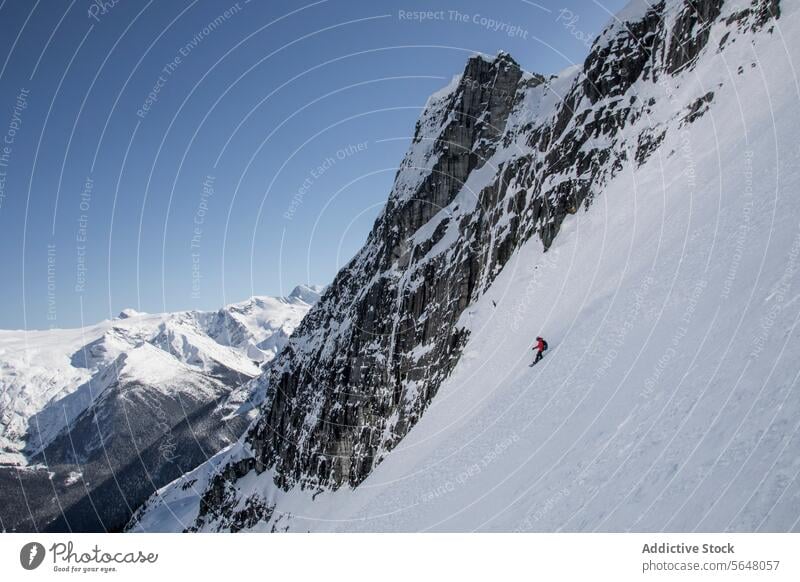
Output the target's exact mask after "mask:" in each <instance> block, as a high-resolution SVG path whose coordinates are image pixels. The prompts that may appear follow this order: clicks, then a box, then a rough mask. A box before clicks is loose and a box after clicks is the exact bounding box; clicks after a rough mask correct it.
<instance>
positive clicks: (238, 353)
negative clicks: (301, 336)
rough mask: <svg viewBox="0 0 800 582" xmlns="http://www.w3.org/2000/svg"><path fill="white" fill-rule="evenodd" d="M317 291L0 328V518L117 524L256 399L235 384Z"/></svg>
mask: <svg viewBox="0 0 800 582" xmlns="http://www.w3.org/2000/svg"><path fill="white" fill-rule="evenodd" d="M319 291H320V289H319V288H311V287H305V286H302V287H297V288H296V289H295V290H294V291H293V292H292V294H291V295H289V296H288V297H286V298H273V297H253V298H251V299H249V300H247V301H245V302H242V303H234V304H231V305H228V306H226V307H224V308H222V309H220V310H219V311H216V312H208V313H205V312H197V311H190V312H179V313H166V314H156V315H152V314H147V313H138V312H136V311H134V310H131V309H126V310H124V311H123V312H122V313H120V315H119V317H118V318H115V319H113V320H108V321H104V322H101V323H99V324H97V325H94V326H89V327H85V328H81V329H69V330H60V329H56V330H49V331H0V386H2V392H0V411H2V418H0V482H1V483H2V487H0V497H1V498H2V501H3V511H2V512H0V519H2V526H3V528H5V529H7V530H11V529H27V530H34V529H45V528H53V529H58V530H66V529H69V528H73V529H76V528H77V529H79V530H80V529H90V530H101V531H102V529H103V528H104V527H105V528H108V529H120V528H121V526H122V525H124V523H125V521H127V519H128V518H129V516H130V513H131V511H132V509H135V508H136V507H137V506H138V505H139V504H140V503H141V502H142V501H143V500H144V499H145V498H146V497H147V496H148V495H149V494H150V493H151V492H152V491H153V490H154V489H155V488H157V487H159V486H161V485H163V484H165V483H167V482H169V481H170V480H172V479H174V478H175V477H177V476H178V475H180V474H182V473H184V472H186V471H188V470H190V469H192V468H194V467H195V466H196V465H198V464H199V463H201V462H202V461H204V460H206V459H207V458H208V457H209V456H210V455H211V454H213V453H214V452H216V451H217V450H219V449H220V448H222V447H224V446H225V445H226V444H228V443H230V442H234V441H235V440H236V439H237V438H238V437H239V436H240V434H241V433H242V431H243V430H244V429H245V428H246V426H247V423H248V421H249V418H250V416H252V414H253V413H252V410H253V405H252V402H251V401H252V400H255V401H256V403H257V402H259V401H260V398H261V396H260V394H259V393H258V392H257V391H256V392H253V391H252V390H250V389H249V388H248V382H249V381H250V380H251V379H252V378H254V377H257V376H258V375H260V374H261V373H262V371H263V369H264V368H265V367H266V366H267V365H268V363H269V362H270V361H271V360H272V359H273V358H274V357H275V353H276V352H278V351H279V350H280V349H281V348H282V347H283V346H284V345H285V344H286V342H287V341H288V338H289V336H290V335H291V334H292V332H293V331H294V329H295V328H296V327H297V326H298V324H299V323H300V321H301V320H302V318H303V316H304V315H305V314H306V312H307V311H308V310H309V308H310V306H311V303H313V302H314V301H315V299H317V298H318V297H319ZM54 491H55V492H57V495H56V497H55V499H54V498H53V492H54Z"/></svg>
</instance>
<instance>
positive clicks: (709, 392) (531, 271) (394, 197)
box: [129, 0, 800, 531]
mask: <svg viewBox="0 0 800 582" xmlns="http://www.w3.org/2000/svg"><path fill="white" fill-rule="evenodd" d="M798 33H800V13H799V12H798V6H797V5H796V4H790V3H783V4H781V5H780V6H779V3H778V2H773V1H762V2H759V1H755V2H752V3H751V2H721V1H713V0H712V1H705V2H684V1H680V0H672V1H669V2H661V3H656V4H652V5H648V4H647V3H644V2H639V1H637V2H633V3H632V4H631V5H630V6H629V7H628V8H626V9H625V10H624V11H623V13H622V14H621V15H620V16H619V20H615V21H612V23H611V24H610V25H609V26H608V27H607V28H606V30H605V31H604V32H603V33H602V34H601V36H600V37H599V38H598V40H597V41H596V42H595V44H594V46H593V47H592V50H591V52H590V55H589V57H588V58H587V60H586V62H585V63H584V65H583V67H576V68H573V69H570V70H568V71H565V72H564V73H563V74H562V75H560V76H558V77H557V78H553V79H550V80H544V79H542V78H541V77H537V76H535V75H528V74H524V73H522V72H521V71H519V69H518V67H516V65H515V63H514V62H513V60H511V59H510V57H509V56H508V55H500V56H498V57H497V58H496V59H491V60H489V59H484V58H473V59H471V60H470V62H469V63H468V65H467V68H466V70H465V72H464V74H463V75H462V76H461V78H460V79H458V80H457V81H456V82H455V83H454V84H452V85H451V86H450V87H448V88H447V89H446V90H445V91H443V92H440V93H439V94H437V95H436V96H435V97H434V98H432V99H431V100H430V101H429V103H428V106H427V108H426V111H425V112H424V113H423V114H422V117H421V120H420V123H419V124H418V130H417V135H416V137H415V139H414V143H413V144H412V149H411V151H410V152H409V154H408V156H407V157H406V160H405V161H404V162H403V165H402V166H401V170H400V172H399V174H398V177H397V180H396V183H395V187H394V189H393V192H392V194H391V195H390V198H389V201H388V203H387V206H386V209H385V210H384V213H383V214H382V216H381V217H380V218H379V219H378V221H377V222H376V225H375V227H374V228H373V231H372V232H371V233H370V236H369V238H368V241H367V243H366V245H365V247H364V249H362V251H361V252H360V253H359V254H358V255H357V256H356V257H355V258H354V259H353V261H352V262H351V263H350V264H349V265H348V266H347V267H345V269H343V271H342V272H341V273H340V274H339V275H338V276H337V279H336V280H335V281H334V283H333V284H332V285H331V287H330V288H329V290H328V292H326V294H325V295H324V296H323V298H322V299H321V301H320V303H319V304H318V305H317V307H315V308H314V309H313V310H312V311H311V312H310V313H309V316H308V317H307V318H306V319H305V320H304V322H303V324H302V325H301V326H300V328H299V329H298V331H297V333H296V335H295V336H294V338H293V339H292V340H291V341H290V342H289V344H288V345H287V348H286V349H285V350H284V351H283V353H281V354H280V355H279V357H278V359H277V360H276V363H275V365H274V366H273V367H272V368H271V370H270V371H269V373H267V374H266V375H265V376H263V377H262V378H261V379H259V380H257V381H256V382H260V383H262V384H264V385H265V386H266V390H267V393H266V394H267V396H266V401H265V403H264V405H263V406H262V408H261V416H260V418H258V419H257V420H256V422H255V423H254V424H253V425H252V426H251V428H250V429H249V430H248V432H247V434H246V435H245V436H244V437H243V438H242V439H240V441H239V442H238V443H236V444H235V445H233V446H231V447H230V448H228V449H227V450H225V451H222V452H221V453H219V454H218V455H216V456H215V457H214V459H212V460H211V461H209V462H208V463H205V464H204V465H202V466H201V467H199V468H198V469H196V470H195V471H193V472H191V473H190V474H189V475H187V476H185V477H183V478H182V479H179V480H178V481H176V482H175V483H173V484H171V485H170V486H168V487H166V488H164V489H163V490H161V491H160V492H159V494H157V495H155V496H154V497H153V498H151V499H150V500H149V501H148V503H147V504H146V505H145V506H144V507H143V508H142V509H141V510H140V511H139V512H138V513H137V515H136V516H135V518H134V520H132V522H131V524H129V529H131V530H133V531H137V530H145V531H158V530H180V529H184V528H187V529H190V530H211V531H217V530H232V531H238V530H241V529H254V530H284V529H289V530H301V531H305V530H309V529H310V530H354V529H366V530H377V531H383V530H427V529H432V530H449V531H453V530H456V531H461V530H543V531H551V530H555V529H565V530H582V531H583V530H593V529H600V530H613V531H619V530H626V529H632V530H693V529H698V530H722V529H731V530H744V531H750V530H757V529H766V530H778V531H786V530H797V529H800V521H799V520H800V481H799V480H798V473H799V472H800V460H798V459H800V457H798V454H797V453H798V450H799V449H798V447H800V434H798V428H800V424H799V423H798V418H800V414H798V413H799V412H800V400H798V392H797V390H796V389H795V384H796V376H797V374H798V373H800V369H798V366H797V362H798V361H800V358H798V356H799V355H800V349H799V348H797V347H796V346H797V339H798V338H797V332H796V330H795V323H796V321H797V317H798V315H800V301H797V298H798V297H800V290H798V289H797V285H798V273H797V269H798V257H799V256H800V205H798V202H797V200H796V196H794V193H795V192H796V191H797V189H798V187H800V159H798V158H799V157H800V156H798V149H797V145H796V140H797V137H796V136H797V135H798V130H800V116H799V115H798V113H799V111H798V110H799V109H800V88H799V87H798V84H797V80H796V78H795V77H793V76H792V74H791V73H793V71H794V61H795V60H796V59H797V57H798V56H800V45H798V40H797V37H798ZM787 72H788V73H789V74H787ZM582 206H583V207H584V208H585V209H586V210H585V211H584V210H582V209H581V207H582ZM540 333H541V334H543V335H544V336H545V337H546V338H547V339H548V340H549V342H550V346H551V353H549V354H548V355H547V356H546V357H545V359H544V360H543V361H542V362H541V363H540V364H539V365H537V366H536V367H534V368H529V367H528V363H529V362H530V359H531V357H532V354H531V351H530V348H531V345H532V340H533V338H534V337H535V336H536V335H537V334H540ZM434 396H435V397H434Z"/></svg>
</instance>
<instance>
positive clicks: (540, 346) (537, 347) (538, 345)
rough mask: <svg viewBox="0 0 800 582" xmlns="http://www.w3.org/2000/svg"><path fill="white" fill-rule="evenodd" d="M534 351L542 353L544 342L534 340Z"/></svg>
mask: <svg viewBox="0 0 800 582" xmlns="http://www.w3.org/2000/svg"><path fill="white" fill-rule="evenodd" d="M533 349H534V350H539V351H540V352H543V351H544V340H543V339H538V340H536V345H535V346H534V348H533Z"/></svg>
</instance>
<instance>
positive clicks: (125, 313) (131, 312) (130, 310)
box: [117, 307, 144, 319]
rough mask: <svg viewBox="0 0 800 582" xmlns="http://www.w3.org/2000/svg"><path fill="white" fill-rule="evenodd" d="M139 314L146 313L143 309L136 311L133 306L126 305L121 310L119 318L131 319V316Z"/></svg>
mask: <svg viewBox="0 0 800 582" xmlns="http://www.w3.org/2000/svg"><path fill="white" fill-rule="evenodd" d="M137 315H144V313H143V312H141V311H136V310H135V309H134V308H133V307H126V308H125V309H123V310H122V311H120V312H119V315H117V319H129V318H131V317H136V316H137Z"/></svg>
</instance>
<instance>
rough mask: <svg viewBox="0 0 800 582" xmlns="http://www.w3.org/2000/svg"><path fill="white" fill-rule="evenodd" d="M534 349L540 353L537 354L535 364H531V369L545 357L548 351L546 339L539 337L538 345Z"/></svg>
mask: <svg viewBox="0 0 800 582" xmlns="http://www.w3.org/2000/svg"><path fill="white" fill-rule="evenodd" d="M533 349H534V350H539V351H538V352H536V359H535V360H533V363H532V364H531V367H533V366H535V365H536V363H537V362H538V361H539V360H541V359H542V357H543V356H544V352H545V350H546V349H547V342H546V341H544V338H542V337H541V336H537V337H536V345H534V346H533Z"/></svg>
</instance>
